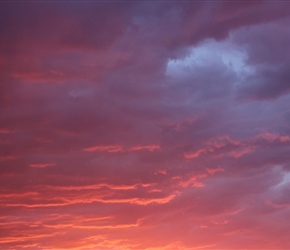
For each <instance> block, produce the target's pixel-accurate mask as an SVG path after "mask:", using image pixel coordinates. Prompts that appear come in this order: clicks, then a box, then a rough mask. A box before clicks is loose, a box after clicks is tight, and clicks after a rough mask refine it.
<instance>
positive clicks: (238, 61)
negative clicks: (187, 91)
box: [166, 39, 255, 80]
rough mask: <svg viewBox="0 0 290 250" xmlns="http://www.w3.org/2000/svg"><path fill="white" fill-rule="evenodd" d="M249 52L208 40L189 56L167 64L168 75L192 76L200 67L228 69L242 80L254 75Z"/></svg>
mask: <svg viewBox="0 0 290 250" xmlns="http://www.w3.org/2000/svg"><path fill="white" fill-rule="evenodd" d="M247 58H248V56H247V52H246V51H245V49H243V48H242V47H238V46H236V45H234V44H231V43H230V41H228V40H225V41H216V40H213V39H210V40H206V41H204V42H203V43H201V44H199V45H198V46H195V47H193V48H191V49H190V50H189V53H188V56H186V57H184V58H179V59H175V60H169V61H168V63H167V69H166V74H167V75H168V76H170V77H173V78H179V77H182V75H186V74H190V73H192V72H194V71H195V70H196V69H198V68H200V67H214V66H217V67H226V69H228V70H230V71H232V72H233V73H235V74H236V75H237V76H238V77H239V78H240V79H241V80H242V79H244V78H246V77H248V76H250V75H252V74H254V73H255V69H254V67H253V66H249V65H247Z"/></svg>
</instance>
